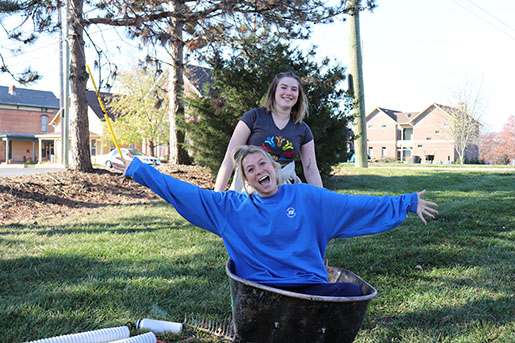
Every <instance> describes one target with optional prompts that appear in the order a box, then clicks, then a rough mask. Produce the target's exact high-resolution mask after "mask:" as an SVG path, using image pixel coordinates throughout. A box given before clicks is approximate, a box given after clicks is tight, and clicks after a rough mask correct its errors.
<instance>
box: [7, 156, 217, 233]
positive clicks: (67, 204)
mask: <svg viewBox="0 0 515 343" xmlns="http://www.w3.org/2000/svg"><path fill="white" fill-rule="evenodd" d="M158 169H159V170H160V171H161V172H163V173H165V174H169V175H172V176H174V177H175V178H177V179H180V180H184V181H188V182H190V183H193V184H196V185H199V186H200V187H202V188H207V189H213V187H214V183H215V179H214V177H213V176H212V175H211V173H210V172H209V170H208V169H205V168H201V167H195V166H183V165H176V166H171V165H162V166H160V167H158ZM117 175H119V173H117V172H115V171H111V170H105V169H95V170H94V171H93V172H92V173H83V172H78V171H71V170H70V171H63V172H58V173H41V174H32V175H25V176H17V177H2V178H0V225H7V224H12V223H22V224H37V223H38V222H40V221H42V220H44V219H47V218H53V217H65V216H68V215H70V214H72V213H78V212H79V213H80V212H82V213H85V214H86V213H90V212H91V211H93V210H94V209H95V208H100V207H105V206H110V205H123V204H137V203H143V202H147V201H149V200H156V199H158V197H157V196H156V195H155V194H154V193H153V192H152V191H150V190H149V189H147V188H145V187H142V186H140V185H138V184H137V183H136V182H134V181H132V180H129V179H116V178H115V177H116V176H117Z"/></svg>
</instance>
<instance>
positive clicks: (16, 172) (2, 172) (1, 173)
mask: <svg viewBox="0 0 515 343" xmlns="http://www.w3.org/2000/svg"><path fill="white" fill-rule="evenodd" d="M65 170H66V168H5V167H4V168H2V167H1V166H0V177H13V176H21V175H30V174H38V173H55V172H62V171H65Z"/></svg>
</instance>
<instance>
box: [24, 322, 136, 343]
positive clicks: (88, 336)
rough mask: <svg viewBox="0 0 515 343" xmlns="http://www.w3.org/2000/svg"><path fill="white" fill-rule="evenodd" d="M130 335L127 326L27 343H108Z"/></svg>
mask: <svg viewBox="0 0 515 343" xmlns="http://www.w3.org/2000/svg"><path fill="white" fill-rule="evenodd" d="M130 335H131V333H130V330H129V328H128V327H127V326H119V327H115V328H109V329H100V330H94V331H87V332H80V333H74V334H70V335H64V336H58V337H52V338H44V339H40V340H37V341H30V342H27V343H109V342H112V341H116V340H120V339H124V338H127V337H129V336H130Z"/></svg>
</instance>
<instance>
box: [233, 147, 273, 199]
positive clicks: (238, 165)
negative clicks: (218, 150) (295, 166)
mask: <svg viewBox="0 0 515 343" xmlns="http://www.w3.org/2000/svg"><path fill="white" fill-rule="evenodd" d="M256 152H258V153H261V154H263V156H264V157H265V158H266V159H267V160H268V161H269V162H270V163H271V164H272V166H274V169H275V176H276V179H277V185H280V184H282V178H281V173H279V170H280V169H281V165H280V164H279V163H277V162H276V161H274V159H273V157H272V156H271V155H270V154H269V153H267V152H266V151H265V150H263V148H261V147H259V146H256V145H240V146H237V147H235V148H234V150H233V152H232V160H233V166H234V169H235V170H236V171H237V172H238V173H239V174H240V176H241V180H242V181H243V187H244V188H245V191H247V193H249V194H251V193H252V192H254V189H253V188H252V187H250V186H248V185H247V182H246V181H245V180H246V179H247V177H246V176H245V170H244V169H243V159H244V158H245V157H247V156H248V155H250V154H253V153H256ZM247 187H248V188H247Z"/></svg>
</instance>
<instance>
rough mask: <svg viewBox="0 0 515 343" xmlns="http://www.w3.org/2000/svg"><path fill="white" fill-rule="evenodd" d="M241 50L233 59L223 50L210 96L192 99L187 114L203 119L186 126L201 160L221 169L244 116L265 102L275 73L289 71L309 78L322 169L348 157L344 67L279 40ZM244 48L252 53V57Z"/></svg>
mask: <svg viewBox="0 0 515 343" xmlns="http://www.w3.org/2000/svg"><path fill="white" fill-rule="evenodd" d="M247 44H248V43H247ZM239 51H240V52H239V53H237V54H236V55H231V56H229V57H227V58H222V57H221V56H220V54H218V55H216V57H215V58H213V60H212V62H211V67H212V69H213V80H214V83H213V89H212V90H211V93H210V94H211V95H210V97H208V98H201V97H190V98H187V99H186V101H187V106H188V111H187V112H188V113H189V114H190V115H194V116H197V117H199V118H200V120H190V121H187V122H186V123H185V124H184V128H185V129H186V131H187V132H188V137H189V140H190V143H189V147H190V149H191V150H192V151H193V152H194V154H195V162H196V163H197V164H199V165H202V166H206V167H209V168H210V169H211V170H212V171H213V172H214V173H216V172H217V171H218V168H219V167H220V164H221V162H222V160H223V156H224V154H225V150H226V148H227V144H228V143H229V140H230V138H231V135H232V132H233V130H234V127H235V126H236V124H237V122H238V120H239V119H240V117H241V116H242V115H243V114H244V113H245V112H247V111H249V110H250V109H252V108H254V107H258V106H261V104H262V100H263V98H264V96H265V95H266V91H267V89H268V85H269V84H270V82H271V81H272V79H273V77H274V76H275V75H276V74H277V73H279V72H284V71H292V72H294V73H296V74H297V75H299V76H300V77H301V78H302V79H303V82H304V87H305V91H306V94H307V96H308V99H309V103H310V106H309V115H308V117H307V118H306V119H305V121H306V123H307V124H308V125H309V126H310V127H311V130H312V132H313V135H314V137H315V146H316V154H317V163H318V166H319V169H320V171H321V173H324V174H327V173H328V172H329V171H330V169H331V166H332V165H334V164H336V163H338V162H341V161H344V160H346V158H347V153H348V142H349V136H348V132H349V130H348V128H347V124H348V117H347V116H346V113H347V109H346V107H345V105H344V106H343V107H342V105H341V104H340V101H341V100H344V104H345V100H347V99H348V98H347V97H346V96H345V93H344V91H343V90H340V89H339V88H338V85H339V83H340V82H341V81H343V80H344V78H345V76H344V68H342V67H340V66H334V67H329V66H328V65H327V64H328V62H327V61H325V62H324V63H322V64H317V63H315V62H313V61H312V60H311V59H312V55H311V54H308V55H307V56H304V55H303V54H302V52H300V51H299V50H295V49H292V48H291V47H290V46H289V45H287V44H282V43H278V42H268V44H266V45H265V46H262V45H252V44H250V45H248V46H247V47H246V49H243V50H239ZM241 51H246V54H247V56H243V55H242V54H241ZM244 57H245V58H244ZM297 166H298V167H300V163H298V164H297ZM301 170H302V168H299V169H298V171H299V172H300V171H301ZM299 175H300V174H299Z"/></svg>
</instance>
